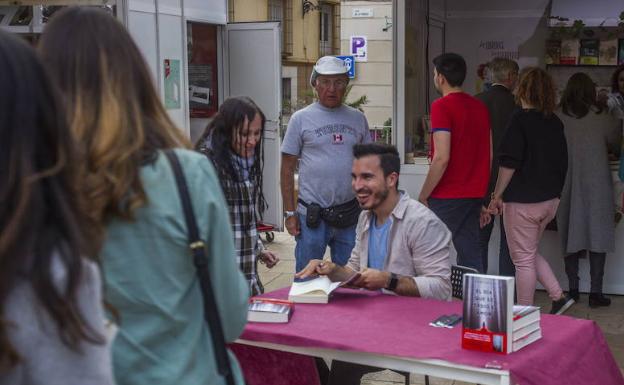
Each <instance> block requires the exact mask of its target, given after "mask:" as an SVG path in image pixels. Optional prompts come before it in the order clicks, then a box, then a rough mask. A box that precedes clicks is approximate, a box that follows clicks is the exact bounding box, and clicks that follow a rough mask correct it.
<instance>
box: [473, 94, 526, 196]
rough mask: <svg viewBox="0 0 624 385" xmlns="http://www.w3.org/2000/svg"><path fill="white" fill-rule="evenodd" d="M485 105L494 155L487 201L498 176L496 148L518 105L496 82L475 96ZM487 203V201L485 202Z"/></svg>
mask: <svg viewBox="0 0 624 385" xmlns="http://www.w3.org/2000/svg"><path fill="white" fill-rule="evenodd" d="M475 97H476V98H477V99H479V100H481V101H482V102H483V103H485V105H486V106H487V109H488V111H489V113H490V127H491V130H492V148H493V150H494V156H493V158H492V171H491V173H490V184H489V186H488V191H487V196H486V197H485V199H486V201H487V202H488V203H489V201H490V200H489V199H490V194H491V193H492V192H493V191H494V187H495V185H496V178H497V177H498V150H499V147H500V143H501V140H502V139H503V136H504V135H505V131H506V130H507V125H508V124H509V119H510V118H511V115H512V114H513V112H514V111H515V109H516V108H518V106H517V105H516V102H515V100H514V96H513V95H512V93H511V91H509V90H508V89H507V87H505V86H503V85H500V84H496V85H494V86H492V87H491V88H490V89H489V90H487V91H484V92H481V93H480V94H478V95H476V96H475ZM486 205H487V203H486Z"/></svg>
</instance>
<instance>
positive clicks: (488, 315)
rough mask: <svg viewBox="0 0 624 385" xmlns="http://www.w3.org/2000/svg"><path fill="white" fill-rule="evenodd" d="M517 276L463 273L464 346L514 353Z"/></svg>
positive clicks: (484, 350) (480, 349) (466, 347)
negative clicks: (514, 312) (515, 287)
mask: <svg viewBox="0 0 624 385" xmlns="http://www.w3.org/2000/svg"><path fill="white" fill-rule="evenodd" d="M513 298H514V278H513V277H501V276H494V275H482V274H466V275H464V314H463V327H462V348H464V349H471V350H479V351H482V352H494V353H502V354H509V353H511V352H512V342H513V340H512V335H511V333H512V330H513Z"/></svg>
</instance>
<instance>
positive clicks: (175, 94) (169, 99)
mask: <svg viewBox="0 0 624 385" xmlns="http://www.w3.org/2000/svg"><path fill="white" fill-rule="evenodd" d="M164 64H165V82H164V83H165V87H164V88H165V108H167V109H168V110H172V109H179V108H180V105H181V103H180V99H181V98H180V96H181V95H180V92H181V89H180V60H175V59H165V63H164Z"/></svg>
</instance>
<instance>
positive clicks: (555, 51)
mask: <svg viewBox="0 0 624 385" xmlns="http://www.w3.org/2000/svg"><path fill="white" fill-rule="evenodd" d="M560 57H561V40H554V39H549V40H546V57H545V62H546V64H559V58H560Z"/></svg>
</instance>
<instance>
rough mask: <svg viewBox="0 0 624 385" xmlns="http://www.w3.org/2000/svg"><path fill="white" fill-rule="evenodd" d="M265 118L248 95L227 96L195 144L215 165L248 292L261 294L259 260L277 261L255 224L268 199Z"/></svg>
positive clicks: (270, 265)
mask: <svg viewBox="0 0 624 385" xmlns="http://www.w3.org/2000/svg"><path fill="white" fill-rule="evenodd" d="M264 123H265V117H264V114H263V113H262V111H260V108H258V106H257V105H256V104H255V103H254V102H253V100H251V99H250V98H248V97H235V98H230V99H227V100H226V101H225V102H223V104H222V105H221V107H220V108H219V112H218V113H217V114H216V115H215V117H214V119H213V120H212V121H211V122H210V124H209V125H208V127H207V128H206V131H205V132H204V133H203V135H202V136H201V138H200V139H199V140H198V141H197V145H196V148H197V150H198V151H200V152H201V153H203V154H205V155H206V156H207V157H208V158H209V159H210V160H211V161H212V163H213V165H214V166H215V168H216V170H217V173H218V175H219V180H220V181H221V187H222V188H223V193H224V195H225V199H226V201H227V203H228V207H229V210H230V219H231V222H232V231H233V233H234V246H235V248H236V255H237V258H238V264H239V267H240V269H241V271H242V272H243V274H244V275H245V278H247V281H248V282H249V286H250V289H251V295H257V294H261V293H263V292H264V288H263V287H262V283H261V282H260V279H259V278H258V270H257V266H256V262H257V260H259V261H260V262H261V263H264V264H265V265H266V266H267V267H268V268H272V267H273V266H275V264H276V263H277V262H278V261H279V258H278V257H277V255H275V254H274V253H272V252H270V251H268V250H267V249H265V248H264V245H263V244H262V241H261V240H260V237H259V236H258V231H257V229H256V222H257V220H258V218H261V217H262V214H263V212H264V209H265V207H266V202H265V200H264V195H263V194H262V168H263V165H264V163H263V158H264V157H263V151H262V143H261V140H262V134H263V132H264Z"/></svg>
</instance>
